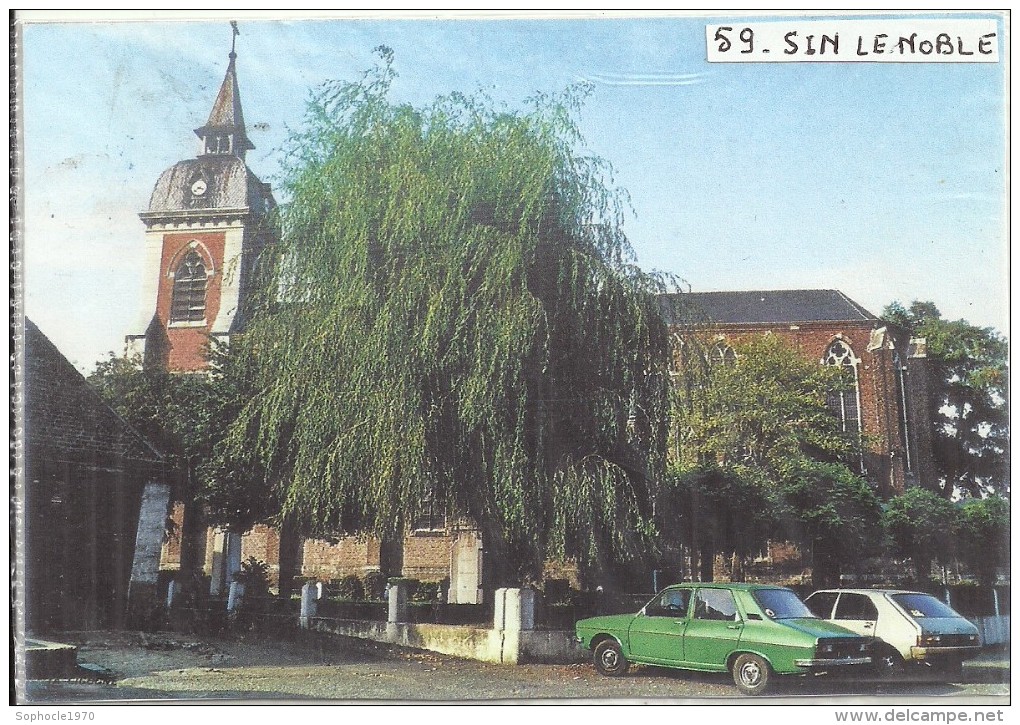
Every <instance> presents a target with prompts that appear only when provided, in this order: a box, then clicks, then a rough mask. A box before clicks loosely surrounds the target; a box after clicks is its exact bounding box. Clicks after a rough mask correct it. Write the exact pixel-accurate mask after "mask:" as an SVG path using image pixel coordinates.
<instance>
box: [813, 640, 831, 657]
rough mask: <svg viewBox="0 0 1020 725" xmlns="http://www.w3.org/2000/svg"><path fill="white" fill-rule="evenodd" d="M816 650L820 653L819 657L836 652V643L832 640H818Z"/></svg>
mask: <svg viewBox="0 0 1020 725" xmlns="http://www.w3.org/2000/svg"><path fill="white" fill-rule="evenodd" d="M815 652H816V653H817V654H818V656H819V657H824V656H825V655H831V654H835V652H836V645H835V644H833V643H832V642H826V641H824V640H818V643H817V644H816V645H815Z"/></svg>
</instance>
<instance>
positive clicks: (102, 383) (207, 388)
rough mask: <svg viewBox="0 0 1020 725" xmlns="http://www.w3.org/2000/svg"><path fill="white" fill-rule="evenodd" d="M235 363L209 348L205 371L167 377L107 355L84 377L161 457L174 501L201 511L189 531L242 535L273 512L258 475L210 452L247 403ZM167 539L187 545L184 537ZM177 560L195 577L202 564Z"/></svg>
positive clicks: (195, 556)
mask: <svg viewBox="0 0 1020 725" xmlns="http://www.w3.org/2000/svg"><path fill="white" fill-rule="evenodd" d="M235 359H236V358H234V357H233V356H231V355H230V354H229V352H228V350H227V348H226V347H224V346H220V345H216V344H212V345H211V349H210V367H209V369H208V370H207V371H204V372H200V373H169V372H167V371H165V370H161V369H158V368H145V367H143V365H142V362H141V360H140V359H139V358H137V357H130V356H115V355H113V354H112V353H111V354H110V356H109V357H108V358H107V359H106V360H103V361H100V362H99V363H97V365H96V368H95V371H94V372H93V373H92V374H91V375H90V376H89V382H90V383H91V384H92V385H93V386H94V387H95V388H96V389H97V390H98V391H99V393H100V395H102V397H103V398H104V400H106V402H107V403H108V404H109V405H110V406H111V407H112V408H113V409H114V410H116V411H117V412H118V413H119V414H120V415H121V417H123V418H124V419H125V420H126V421H128V422H129V423H130V424H131V425H132V426H134V427H135V428H136V429H137V430H138V431H139V432H140V433H142V434H143V435H144V436H145V437H146V438H147V439H148V440H149V441H150V442H152V443H153V444H154V445H155V446H156V447H157V448H158V449H159V450H160V451H162V452H163V453H164V455H165V457H166V460H167V462H168V467H169V475H170V480H171V483H172V486H173V496H174V499H175V500H177V501H181V502H184V503H185V504H190V503H192V502H197V503H198V504H200V505H201V509H199V508H194V509H192V511H193V514H194V517H193V518H192V519H191V520H190V521H189V520H187V519H186V521H185V527H186V528H190V529H193V530H194V531H201V529H202V527H203V526H205V525H207V524H212V525H216V526H225V527H231V528H233V529H234V530H236V531H245V530H247V529H249V528H250V527H251V525H252V524H254V523H257V522H260V521H265V520H270V519H271V518H272V517H273V515H274V514H275V513H277V512H278V510H279V503H278V502H277V501H275V500H274V499H273V498H272V497H271V495H269V494H270V492H269V491H267V490H265V489H261V490H260V489H259V484H260V483H261V482H262V481H263V480H264V476H260V475H254V474H252V473H251V472H250V471H248V470H247V469H245V468H244V467H243V466H242V465H239V464H238V465H234V462H233V461H227V460H225V459H224V458H223V457H222V455H221V454H220V453H219V450H218V447H217V443H218V442H219V441H220V439H221V438H222V437H223V434H224V432H225V431H226V429H227V427H228V426H229V424H230V422H231V421H232V420H233V419H234V418H235V417H236V415H237V411H238V410H239V408H240V406H241V405H242V404H243V402H244V401H245V400H247V399H248V397H250V390H248V389H245V388H243V381H244V378H243V376H241V375H239V374H237V373H236V372H235V371H234V368H235V367H236V365H235V363H234V360H235ZM200 511H201V514H199V512H200ZM167 526H168V528H169V527H170V526H171V524H170V522H168V523H167ZM171 534H172V535H175V536H180V537H182V543H183V544H186V539H187V536H186V535H185V533H184V532H171ZM181 555H182V561H181V568H182V570H184V571H191V572H193V573H195V572H197V571H198V570H199V569H200V568H201V567H202V565H203V563H204V562H203V561H202V560H201V559H202V555H201V554H200V553H199V552H197V551H196V552H193V551H191V549H190V548H189V547H188V546H187V545H185V546H183V547H182V553H181ZM183 581H184V582H190V581H191V579H190V578H188V577H185V579H184V580H183Z"/></svg>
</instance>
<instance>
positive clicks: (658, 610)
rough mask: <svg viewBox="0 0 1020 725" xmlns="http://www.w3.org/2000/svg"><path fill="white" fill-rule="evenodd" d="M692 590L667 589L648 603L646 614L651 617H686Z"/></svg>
mask: <svg viewBox="0 0 1020 725" xmlns="http://www.w3.org/2000/svg"><path fill="white" fill-rule="evenodd" d="M689 602H690V592H688V591H685V590H683V589H667V590H666V591H664V592H662V593H661V594H659V596H657V597H656V598H655V599H653V600H652V601H651V602H649V603H648V606H646V607H645V614H646V615H647V616H649V617H686V616H687V605H688V603H689Z"/></svg>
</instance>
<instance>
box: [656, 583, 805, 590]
mask: <svg viewBox="0 0 1020 725" xmlns="http://www.w3.org/2000/svg"><path fill="white" fill-rule="evenodd" d="M699 587H700V588H710V589H733V590H741V591H757V590H759V589H784V590H787V591H789V590H788V589H787V588H786V587H784V586H780V585H778V584H748V583H746V582H682V583H680V584H671V585H669V586H668V587H665V589H696V588H699Z"/></svg>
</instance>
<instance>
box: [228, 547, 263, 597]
mask: <svg viewBox="0 0 1020 725" xmlns="http://www.w3.org/2000/svg"><path fill="white" fill-rule="evenodd" d="M234 581H236V582H238V583H239V584H243V585H244V596H245V598H246V599H248V598H254V597H268V596H269V564H267V563H266V562H264V561H261V560H259V559H256V558H255V557H254V556H249V557H248V558H247V560H245V561H243V562H241V569H240V570H239V571H237V572H235V573H234Z"/></svg>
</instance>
